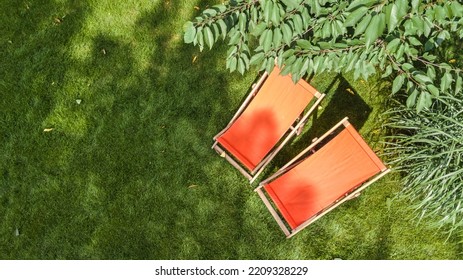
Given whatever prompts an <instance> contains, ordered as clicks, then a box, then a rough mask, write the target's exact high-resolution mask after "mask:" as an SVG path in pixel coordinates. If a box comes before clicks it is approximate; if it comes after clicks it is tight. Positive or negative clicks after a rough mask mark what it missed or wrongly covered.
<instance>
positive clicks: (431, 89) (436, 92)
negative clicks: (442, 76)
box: [426, 84, 439, 97]
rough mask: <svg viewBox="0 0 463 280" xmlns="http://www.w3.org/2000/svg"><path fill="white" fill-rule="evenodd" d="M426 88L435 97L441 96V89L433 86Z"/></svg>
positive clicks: (429, 85)
mask: <svg viewBox="0 0 463 280" xmlns="http://www.w3.org/2000/svg"><path fill="white" fill-rule="evenodd" d="M426 88H427V89H428V90H429V92H430V93H431V94H432V95H434V96H435V97H438V96H439V89H438V88H437V87H436V86H435V85H433V84H428V85H426Z"/></svg>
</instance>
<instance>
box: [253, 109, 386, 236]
mask: <svg viewBox="0 0 463 280" xmlns="http://www.w3.org/2000/svg"><path fill="white" fill-rule="evenodd" d="M349 125H350V123H349V121H348V118H347V117H346V118H344V119H343V120H342V121H340V122H339V123H337V124H336V125H335V126H334V127H333V128H331V129H330V130H328V131H327V132H326V133H325V134H323V136H322V137H320V138H319V139H317V140H316V141H314V142H313V143H312V144H311V145H310V146H308V147H307V148H306V149H305V150H303V151H302V152H301V153H299V154H298V155H297V156H296V157H295V158H293V159H292V160H291V161H290V162H288V163H287V164H285V165H284V166H283V167H282V168H281V169H280V170H279V171H278V172H276V173H275V174H273V175H272V176H270V177H269V178H268V179H266V180H264V181H262V182H261V183H260V184H259V186H258V187H257V188H256V189H255V190H254V191H255V192H257V194H258V195H259V197H260V198H261V199H262V201H263V202H264V204H265V206H267V208H268V210H269V211H270V213H271V214H272V216H273V218H274V219H275V220H276V222H277V223H278V225H279V226H280V228H281V229H282V231H283V232H284V233H285V235H286V237H287V238H291V237H293V236H294V235H295V234H297V233H298V232H300V231H301V230H302V229H304V228H306V227H307V226H309V225H310V224H312V223H313V222H315V221H316V220H318V219H320V218H321V217H323V216H324V215H326V214H327V213H329V212H330V211H332V210H333V209H335V208H336V207H338V206H339V205H341V204H342V203H344V202H346V201H347V200H350V199H353V198H355V197H357V196H358V195H360V193H361V192H362V191H363V190H364V189H366V188H367V187H368V186H370V185H371V184H373V183H374V182H376V181H377V180H379V179H380V178H381V177H383V176H384V175H386V174H387V173H389V172H390V171H391V170H390V169H389V168H384V169H383V170H381V172H380V173H378V174H376V175H375V176H373V177H372V178H370V179H369V180H367V181H366V182H364V183H363V184H361V185H360V186H358V187H357V188H356V189H355V190H353V191H351V192H350V193H346V194H345V195H344V196H343V197H341V198H339V199H338V200H336V201H335V202H333V203H332V204H331V205H329V206H328V207H326V208H325V209H323V210H321V211H320V212H319V213H317V214H316V215H314V216H312V217H311V218H309V219H308V220H307V221H305V222H304V223H302V224H301V225H299V226H298V227H297V228H295V229H293V230H290V229H289V227H288V226H287V225H286V223H285V221H284V220H283V219H282V218H281V217H280V215H279V214H278V212H277V209H276V207H274V206H273V205H272V203H271V202H270V200H269V199H268V198H267V196H266V194H265V192H264V191H265V189H264V188H263V187H264V186H265V185H267V184H268V183H269V182H271V181H273V180H275V179H276V178H278V177H280V176H281V175H283V174H284V173H286V172H287V171H289V170H290V169H291V168H293V167H294V166H296V165H297V163H298V162H299V161H300V160H302V158H303V157H304V156H305V155H307V154H308V153H309V152H311V150H312V149H313V148H314V147H315V146H316V145H317V144H319V143H320V142H321V141H323V140H324V139H325V138H326V137H328V136H329V135H330V134H332V133H333V132H335V130H337V129H338V128H339V127H341V126H344V127H347V126H349Z"/></svg>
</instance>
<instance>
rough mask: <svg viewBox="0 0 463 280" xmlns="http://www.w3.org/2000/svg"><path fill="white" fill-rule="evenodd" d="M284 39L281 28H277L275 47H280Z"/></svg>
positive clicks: (274, 37)
mask: <svg viewBox="0 0 463 280" xmlns="http://www.w3.org/2000/svg"><path fill="white" fill-rule="evenodd" d="M282 38H283V35H282V34H281V30H280V28H278V27H277V28H275V29H274V30H273V45H274V46H279V45H280V44H281V39H282Z"/></svg>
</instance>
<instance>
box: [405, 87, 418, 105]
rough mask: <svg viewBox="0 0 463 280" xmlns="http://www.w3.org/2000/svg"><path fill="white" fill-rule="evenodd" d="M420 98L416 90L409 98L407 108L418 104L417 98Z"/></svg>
mask: <svg viewBox="0 0 463 280" xmlns="http://www.w3.org/2000/svg"><path fill="white" fill-rule="evenodd" d="M417 96H418V91H417V90H416V89H414V90H413V92H412V93H411V94H410V95H409V96H408V98H407V107H408V108H411V107H413V106H415V104H416V97H417Z"/></svg>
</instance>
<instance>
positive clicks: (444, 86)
mask: <svg viewBox="0 0 463 280" xmlns="http://www.w3.org/2000/svg"><path fill="white" fill-rule="evenodd" d="M452 81H453V78H452V74H450V73H449V72H446V73H445V74H444V76H442V79H441V82H440V90H441V91H442V92H446V91H447V90H448V89H449V87H450V85H451V83H452Z"/></svg>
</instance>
